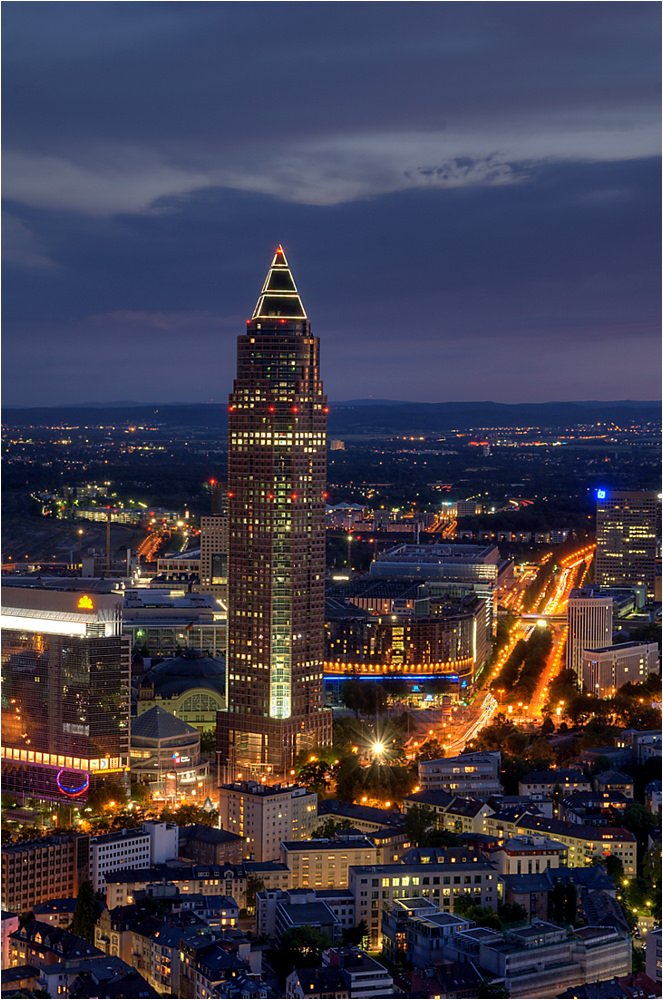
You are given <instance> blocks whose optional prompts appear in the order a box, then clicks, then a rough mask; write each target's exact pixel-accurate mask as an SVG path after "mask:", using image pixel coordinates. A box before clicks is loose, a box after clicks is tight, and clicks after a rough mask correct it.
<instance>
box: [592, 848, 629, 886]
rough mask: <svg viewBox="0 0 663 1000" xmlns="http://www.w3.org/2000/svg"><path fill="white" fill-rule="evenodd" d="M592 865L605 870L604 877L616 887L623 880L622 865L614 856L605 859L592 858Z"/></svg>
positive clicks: (619, 859)
mask: <svg viewBox="0 0 663 1000" xmlns="http://www.w3.org/2000/svg"><path fill="white" fill-rule="evenodd" d="M592 864H593V865H601V866H602V867H603V868H605V871H606V875H607V876H608V877H609V878H611V879H612V881H613V882H614V883H615V885H617V884H618V883H620V882H621V881H622V879H623V878H624V865H623V863H622V860H621V858H616V857H615V855H614V854H608V855H606V857H601V858H592Z"/></svg>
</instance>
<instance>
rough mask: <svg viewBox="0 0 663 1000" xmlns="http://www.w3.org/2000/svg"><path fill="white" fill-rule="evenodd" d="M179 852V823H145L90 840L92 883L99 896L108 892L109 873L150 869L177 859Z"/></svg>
mask: <svg viewBox="0 0 663 1000" xmlns="http://www.w3.org/2000/svg"><path fill="white" fill-rule="evenodd" d="M178 851H179V841H178V827H177V825H176V824H175V823H143V824H142V826H140V827H136V828H135V829H133V830H116V831H114V832H113V833H104V834H102V835H101V836H99V837H91V838H90V881H91V882H92V885H93V887H94V891H95V892H104V891H105V889H106V872H112V871H118V870H119V869H121V868H149V867H150V865H153V864H160V863H161V862H164V861H169V860H170V859H171V858H176V857H177V855H178Z"/></svg>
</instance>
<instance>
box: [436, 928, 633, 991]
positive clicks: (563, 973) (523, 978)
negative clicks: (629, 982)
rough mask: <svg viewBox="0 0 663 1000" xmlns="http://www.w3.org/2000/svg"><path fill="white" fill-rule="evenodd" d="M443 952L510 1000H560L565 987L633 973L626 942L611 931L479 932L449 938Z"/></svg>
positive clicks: (551, 929) (598, 929)
mask: <svg viewBox="0 0 663 1000" xmlns="http://www.w3.org/2000/svg"><path fill="white" fill-rule="evenodd" d="M479 931H481V933H480V934H479V933H478V932H479ZM444 950H445V954H446V956H447V957H448V958H451V959H452V960H456V961H458V960H459V959H461V960H462V958H463V957H470V958H471V960H473V961H476V962H477V964H478V965H479V966H480V967H481V968H482V969H485V970H486V972H488V973H489V974H490V976H491V977H493V978H497V979H500V980H502V979H503V980H504V985H505V986H506V989H507V990H508V991H509V994H510V995H511V996H512V997H537V998H541V1000H543V998H546V997H556V996H559V993H560V991H563V990H564V989H565V988H566V987H568V986H575V985H580V984H582V983H586V982H591V981H593V980H596V979H606V978H609V977H610V976H623V975H625V974H626V973H627V972H628V971H630V968H631V941H630V937H629V936H628V935H626V934H620V933H619V932H617V931H615V930H614V929H613V928H610V927H608V928H606V927H582V928H580V929H579V930H576V931H573V932H570V931H569V930H567V928H565V927H559V926H557V925H556V924H549V923H546V922H545V921H536V922H535V923H533V924H531V925H530V926H528V927H522V928H518V929H514V930H511V931H508V932H505V933H497V932H495V931H487V930H486V929H485V928H477V929H476V930H475V931H472V930H470V931H461V932H460V933H459V934H456V935H453V936H452V937H451V939H450V942H449V944H448V945H447V946H445V949H444Z"/></svg>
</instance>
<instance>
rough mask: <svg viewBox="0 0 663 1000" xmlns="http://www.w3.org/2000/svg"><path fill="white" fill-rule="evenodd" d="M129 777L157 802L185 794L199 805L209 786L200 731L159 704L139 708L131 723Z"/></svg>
mask: <svg viewBox="0 0 663 1000" xmlns="http://www.w3.org/2000/svg"><path fill="white" fill-rule="evenodd" d="M131 780H132V781H138V782H140V783H141V784H144V785H146V786H147V788H148V789H149V791H150V792H151V794H152V796H153V798H155V799H157V800H161V802H170V803H171V804H175V803H180V802H181V801H182V796H183V795H185V796H186V797H187V798H188V799H189V800H190V801H192V802H194V803H197V804H199V805H201V804H202V803H203V802H204V801H205V799H206V798H207V795H208V792H211V791H212V789H211V787H210V770H209V762H208V761H207V760H205V759H203V758H202V757H201V753H200V731H199V730H198V729H196V727H195V726H191V725H189V723H188V722H185V721H184V720H183V719H178V718H177V716H175V715H173V714H172V712H167V711H166V710H165V709H163V708H161V706H160V705H155V706H154V707H153V708H151V709H150V710H149V711H148V712H143V714H142V715H139V716H138V718H137V719H134V720H133V722H132V724H131ZM214 784H216V780H215V781H214Z"/></svg>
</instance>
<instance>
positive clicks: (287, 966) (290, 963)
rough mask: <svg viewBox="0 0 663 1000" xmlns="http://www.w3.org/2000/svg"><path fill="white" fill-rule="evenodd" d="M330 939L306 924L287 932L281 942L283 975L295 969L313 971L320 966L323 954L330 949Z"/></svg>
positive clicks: (282, 936)
mask: <svg viewBox="0 0 663 1000" xmlns="http://www.w3.org/2000/svg"><path fill="white" fill-rule="evenodd" d="M329 943H330V942H329V938H328V937H327V935H326V934H323V933H322V931H319V930H317V929H316V928H315V927H309V926H308V924H304V925H303V926H302V927H293V928H291V929H290V930H288V931H285V932H284V933H283V934H282V935H281V938H280V941H279V951H278V955H279V959H278V962H277V964H278V966H279V967H280V971H281V974H282V975H288V973H289V972H290V971H291V970H292V969H293V968H298V969H300V968H305V969H311V968H315V967H316V966H318V965H320V963H321V961H322V953H323V951H324V950H325V948H328V947H329Z"/></svg>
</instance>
